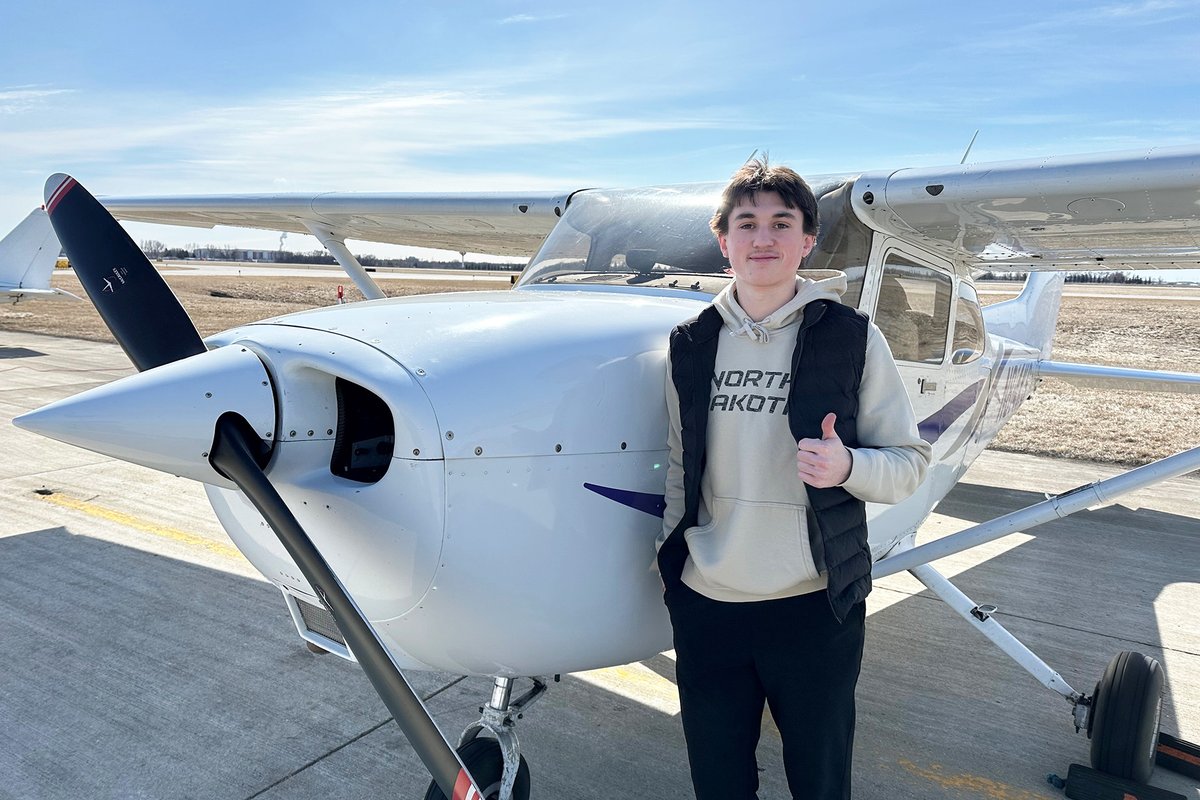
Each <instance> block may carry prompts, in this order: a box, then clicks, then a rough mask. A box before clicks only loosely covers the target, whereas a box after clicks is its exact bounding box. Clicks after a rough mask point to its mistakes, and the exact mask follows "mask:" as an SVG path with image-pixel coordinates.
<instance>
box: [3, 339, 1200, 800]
mask: <svg viewBox="0 0 1200 800" xmlns="http://www.w3.org/2000/svg"><path fill="white" fill-rule="evenodd" d="M130 372H132V369H131V368H130V366H129V364H128V361H127V359H126V358H125V356H124V354H123V353H122V352H121V351H120V350H119V349H118V348H117V347H116V346H113V345H103V344H95V343H90V342H81V341H77V340H70V339H56V338H50V337H42V336H35V335H27V334H13V333H2V334H0V455H2V458H0V666H2V669H0V798H3V799H5V800H7V799H8V798H14V799H19V800H26V799H27V798H39V799H40V798H45V799H46V800H51V799H58V798H62V799H64V800H65V799H66V798H72V800H73V799H74V798H230V799H231V800H249V799H250V798H267V799H269V800H284V799H285V798H288V799H291V798H309V797H322V798H379V797H394V798H419V797H422V796H424V792H425V787H426V786H427V784H428V780H429V779H428V775H427V773H426V772H425V770H424V768H423V767H422V765H421V763H420V762H419V760H418V759H417V758H416V757H415V756H414V754H413V753H412V750H411V748H409V746H408V745H407V743H406V741H405V740H404V738H403V736H402V735H401V733H400V731H399V729H398V728H397V727H396V726H395V724H393V723H392V722H391V721H390V720H389V717H388V713H387V711H386V709H385V708H384V706H383V704H382V702H381V701H380V700H379V698H378V697H377V696H376V695H375V693H374V691H373V690H372V689H371V687H370V685H369V683H368V682H367V681H366V679H365V678H364V677H363V675H362V673H361V672H360V670H359V669H358V668H357V667H356V666H355V665H353V664H349V663H347V662H344V661H342V660H340V659H338V658H336V657H334V656H315V655H312V654H310V653H309V652H308V651H307V650H306V649H305V648H304V646H303V643H302V642H301V641H300V639H299V638H298V637H297V636H296V634H295V631H294V629H293V627H292V624H291V621H290V619H289V617H288V614H287V612H286V610H285V608H284V605H283V602H282V600H281V598H280V596H279V593H278V591H277V590H275V589H274V588H273V587H272V586H271V585H270V584H268V583H266V582H265V581H264V580H263V579H262V578H261V577H260V576H258V575H257V573H255V572H254V570H253V569H252V568H251V567H250V566H249V565H248V563H247V562H246V561H245V560H244V559H243V558H242V557H241V556H240V554H239V553H238V552H237V551H236V550H235V549H234V548H233V547H232V545H231V544H230V542H229V540H228V539H227V538H226V536H225V534H224V532H223V531H222V530H221V528H220V526H219V525H218V524H217V522H216V520H215V518H214V516H213V514H212V512H211V511H210V509H209V507H208V505H207V503H206V502H205V500H204V496H203V493H202V492H201V490H200V488H199V486H198V485H196V484H193V483H191V482H188V481H184V480H182V479H179V478H174V477H171V476H167V475H163V474H159V473H154V472H150V471H148V470H145V469H141V468H138V467H133V466H130V465H127V464H123V463H120V462H115V461H113V460H111V459H108V458H105V457H102V456H98V455H95V454H92V453H88V452H86V451H82V450H77V449H75V448H72V447H69V446H66V445H60V444H58V443H55V442H51V441H48V440H46V439H42V438H40V437H37V436H34V435H32V434H28V433H26V432H24V431H20V430H18V429H16V428H15V427H13V426H12V425H11V424H10V420H11V418H12V417H13V416H16V415H17V414H19V413H22V412H24V411H26V410H29V409H32V408H35V407H38V406H40V405H42V404H45V403H47V402H50V401H52V400H54V399H56V398H58V397H63V396H67V395H70V394H74V393H76V392H78V391H81V390H83V389H85V388H88V387H90V386H95V385H98V384H101V383H104V382H107V381H110V380H113V379H115V378H117V377H119V376H121V375H124V374H128V373H130ZM1115 472H1116V470H1114V469H1112V468H1109V467H1103V466H1096V465H1090V464H1078V463H1073V462H1064V461H1057V460H1049V459H1040V458H1032V457H1025V456H1016V455H1011V454H1003V453H993V452H988V453H985V454H984V456H983V457H982V458H981V459H980V460H979V462H977V464H976V466H975V467H973V468H972V470H971V471H970V472H969V473H968V474H967V476H966V478H965V480H964V481H963V482H962V483H961V484H960V486H959V487H958V488H957V489H956V490H955V491H954V492H953V493H952V494H951V495H950V496H949V497H948V498H947V499H946V500H945V501H944V502H943V503H942V505H941V506H940V508H939V510H938V513H936V514H934V515H933V516H931V517H930V519H929V521H928V522H927V524H926V525H925V527H924V529H923V531H922V540H926V539H927V538H930V537H935V536H940V535H945V534H947V533H949V532H952V531H955V530H959V529H961V528H963V527H966V526H968V525H970V524H972V523H974V522H976V521H980V520H984V519H988V518H991V517H993V516H996V515H998V514H1002V513H1005V512H1007V511H1012V510H1015V509H1017V508H1020V507H1023V506H1025V505H1028V504H1030V503H1032V502H1035V501H1037V500H1040V499H1042V493H1043V492H1061V491H1064V490H1066V489H1069V488H1072V487H1074V486H1078V485H1080V484H1083V483H1088V482H1091V481H1093V480H1097V479H1099V478H1101V477H1105V476H1108V475H1111V474H1114V473H1115ZM1198 499H1200V479H1197V478H1195V477H1188V478H1180V479H1176V480H1173V481H1170V482H1168V483H1166V484H1163V485H1160V486H1158V487H1154V488H1151V489H1148V490H1144V491H1141V492H1138V493H1136V494H1135V495H1131V496H1129V497H1126V498H1123V499H1122V501H1121V502H1120V504H1118V505H1114V506H1109V507H1106V508H1102V509H1098V510H1093V511H1087V512H1082V513H1080V514H1078V515H1076V516H1074V517H1071V518H1069V519H1066V520H1060V521H1057V522H1054V523H1050V524H1047V525H1045V526H1042V527H1040V528H1037V529H1034V530H1032V531H1030V532H1029V533H1028V534H1025V533H1021V534H1014V535H1013V536H1010V537H1008V538H1006V539H1003V540H1001V541H999V542H995V543H992V544H990V545H987V546H985V547H983V548H980V549H978V550H977V551H973V552H969V553H965V554H961V555H958V556H954V557H952V558H947V559H944V560H943V561H941V562H938V563H937V564H936V566H937V567H938V568H939V569H940V570H941V571H942V572H943V573H944V574H946V575H948V576H950V577H951V578H953V579H954V581H955V583H956V584H957V585H958V586H959V588H961V589H962V590H963V591H964V592H966V593H967V594H968V595H970V596H971V597H972V598H973V599H974V600H975V601H976V602H978V603H994V604H996V605H998V606H1000V616H999V619H1000V621H1001V622H1002V623H1003V624H1005V625H1006V626H1007V627H1008V628H1009V630H1010V631H1011V632H1012V633H1013V634H1014V635H1016V636H1017V637H1019V638H1020V639H1021V640H1022V641H1024V642H1025V643H1026V644H1027V645H1028V646H1029V647H1031V648H1032V649H1033V650H1034V652H1036V653H1037V654H1038V655H1039V656H1041V657H1042V658H1043V659H1044V660H1046V661H1047V662H1048V663H1049V664H1050V665H1051V666H1053V667H1054V668H1055V669H1057V670H1058V671H1059V672H1060V673H1061V674H1062V676H1063V677H1064V678H1065V679H1066V680H1067V681H1068V682H1069V683H1071V684H1072V685H1073V686H1074V687H1075V688H1076V689H1078V690H1080V691H1084V692H1088V693H1090V692H1091V691H1092V687H1093V685H1094V683H1095V682H1096V680H1097V679H1098V678H1099V676H1100V675H1101V673H1102V672H1103V670H1104V667H1105V665H1106V664H1107V663H1108V661H1109V659H1111V658H1112V656H1113V655H1114V654H1116V653H1117V652H1119V651H1121V650H1127V649H1132V650H1139V651H1141V652H1145V653H1148V654H1150V655H1152V656H1154V657H1156V658H1158V659H1159V660H1160V661H1161V662H1162V663H1163V665H1164V667H1165V671H1166V675H1167V681H1168V687H1167V695H1166V701H1165V704H1164V713H1163V723H1162V727H1163V729H1164V730H1166V731H1168V732H1169V733H1172V734H1174V735H1177V736H1180V737H1181V738H1184V739H1187V740H1190V741H1200V615H1198V614H1197V611H1196V610H1197V609H1198V608H1200V504H1198V503H1197V500H1198ZM869 608H870V616H869V618H868V623H867V628H868V632H867V637H868V639H867V653H866V656H865V660H864V665H863V674H862V678H861V681H860V683H859V691H858V698H859V722H858V734H857V747H856V752H855V764H854V785H855V791H854V796H855V797H856V798H859V799H860V800H863V799H865V800H873V799H876V798H878V799H879V800H882V799H883V798H887V800H908V799H911V800H938V799H940V798H957V799H962V800H965V799H968V798H970V799H974V798H980V799H982V800H1029V799H1031V798H1055V797H1062V792H1061V791H1060V790H1057V789H1054V788H1053V787H1051V786H1050V785H1048V784H1047V782H1046V776H1047V774H1049V773H1055V774H1058V775H1060V776H1062V777H1064V778H1065V777H1066V774H1067V769H1068V767H1069V765H1070V764H1071V763H1073V762H1078V763H1085V764H1086V763H1087V761H1088V740H1087V738H1086V737H1085V736H1084V735H1077V734H1076V733H1075V732H1074V729H1073V726H1072V724H1071V716H1070V709H1069V706H1068V705H1067V704H1066V703H1064V702H1063V701H1062V700H1061V699H1060V698H1059V697H1058V696H1057V695H1055V694H1053V693H1051V692H1050V691H1049V690H1047V689H1045V688H1043V687H1042V686H1041V685H1040V684H1038V683H1037V682H1035V681H1034V680H1033V679H1032V678H1031V677H1030V676H1029V675H1028V674H1026V673H1025V672H1024V671H1022V670H1021V669H1020V668H1018V667H1017V666H1016V665H1015V664H1013V663H1012V662H1011V661H1010V660H1008V659H1007V658H1006V657H1005V656H1003V655H1002V654H1001V653H1000V652H999V651H998V650H996V649H995V648H994V647H992V646H991V645H990V644H988V643H987V642H986V640H984V639H983V638H982V637H980V636H979V635H978V634H976V633H974V632H973V631H970V630H968V629H967V626H966V625H965V623H963V622H962V621H961V620H960V619H959V618H958V617H957V616H956V615H955V614H953V612H951V611H950V610H949V609H948V608H947V607H946V606H945V605H944V604H943V603H942V602H941V601H939V600H937V599H936V598H934V597H933V596H932V595H930V594H929V593H928V592H926V591H923V587H921V586H920V584H918V583H917V582H916V581H915V580H914V579H912V578H911V577H910V576H907V575H898V576H893V577H891V578H887V579H885V580H882V581H879V582H878V583H877V588H876V590H875V592H874V593H873V594H872V596H871V599H870V603H869ZM409 678H410V680H411V681H412V682H413V684H414V686H415V688H416V689H417V691H418V693H420V694H421V695H422V696H423V697H424V698H426V703H427V705H428V707H429V709H430V711H431V712H432V713H433V714H434V717H435V719H436V720H437V722H438V724H439V725H440V726H441V727H442V729H443V730H444V731H446V732H447V734H448V735H449V736H450V738H452V739H454V738H456V737H457V736H458V733H459V732H460V731H461V730H462V729H463V727H465V726H466V725H467V724H469V723H470V722H472V721H474V719H476V718H477V716H478V712H477V709H478V706H479V705H480V704H482V703H483V702H485V701H486V699H487V697H488V695H489V692H490V682H489V681H487V680H485V679H480V678H467V679H462V678H460V676H455V675H447V674H422V673H413V674H411V675H409ZM673 679H674V662H673V660H672V658H671V654H669V653H668V654H663V655H659V656H656V657H654V658H651V659H648V660H646V661H644V662H640V663H636V664H630V665H626V666H622V667H615V668H611V669H606V670H598V671H595V672H589V673H582V674H572V675H564V676H562V680H561V682H560V683H558V684H555V685H553V686H552V687H551V690H550V692H549V693H548V694H547V696H546V697H545V698H544V699H542V700H541V701H540V702H539V703H538V704H536V705H535V706H534V707H533V708H532V709H531V710H530V711H529V712H528V713H527V714H526V715H525V718H524V719H523V720H522V721H521V722H520V724H519V726H518V732H519V734H520V737H521V743H522V748H523V752H524V754H525V756H526V758H527V759H528V761H529V762H530V767H531V770H532V775H533V792H532V796H533V797H534V798H538V799H539V800H550V799H557V798H570V799H571V800H575V799H577V798H579V799H583V798H596V799H597V800H599V799H600V798H604V800H614V799H616V798H629V799H630V800H633V799H634V798H637V799H638V800H642V799H644V798H669V797H690V796H691V792H690V786H689V781H688V776H687V768H686V756H685V752H684V748H683V739H682V734H681V732H680V727H679V720H678V703H677V700H676V698H675V687H674V685H673ZM759 759H760V766H761V768H762V772H761V774H762V789H761V791H760V796H761V797H762V798H763V800H774V799H780V798H786V797H787V796H788V795H787V791H786V785H785V782H784V780H783V777H782V771H781V769H780V767H779V738H778V735H777V734H776V733H775V731H774V730H773V728H772V726H771V723H770V720H769V718H767V719H765V720H764V730H763V738H762V743H761V745H760V753H759ZM1152 783H1153V784H1155V785H1157V786H1161V787H1164V788H1169V789H1171V790H1173V791H1176V792H1179V793H1181V794H1183V795H1184V796H1185V797H1187V798H1188V799H1189V800H1200V787H1197V785H1196V782H1195V781H1194V780H1191V779H1187V778H1184V777H1182V776H1179V775H1175V774H1173V773H1170V772H1167V771H1165V770H1163V769H1161V768H1160V769H1158V770H1157V771H1156V772H1155V775H1154V778H1153V780H1152Z"/></svg>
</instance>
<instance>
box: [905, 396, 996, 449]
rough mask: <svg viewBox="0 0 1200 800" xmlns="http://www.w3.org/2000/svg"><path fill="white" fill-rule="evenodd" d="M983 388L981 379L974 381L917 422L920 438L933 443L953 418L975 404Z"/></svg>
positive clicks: (952, 422)
mask: <svg viewBox="0 0 1200 800" xmlns="http://www.w3.org/2000/svg"><path fill="white" fill-rule="evenodd" d="M982 388H983V381H976V382H975V383H973V384H971V385H970V386H968V387H967V388H966V389H963V391H962V392H961V393H960V394H959V395H958V397H955V398H954V399H953V400H951V401H950V402H949V403H946V405H944V406H942V407H941V408H939V409H938V410H937V411H936V412H934V413H933V414H932V415H930V416H928V417H926V418H925V419H923V420H921V421H920V422H918V423H917V430H918V431H919V432H920V434H921V438H922V439H924V440H925V441H927V442H929V443H930V444H933V443H934V442H936V441H937V440H938V439H940V438H941V436H942V434H943V433H945V432H946V429H947V428H949V427H950V426H951V425H953V424H954V422H955V420H957V419H958V418H959V417H961V416H962V415H963V414H964V413H966V411H967V410H968V409H970V408H971V406H973V405H975V401H976V400H977V399H978V398H979V390H980V389H982Z"/></svg>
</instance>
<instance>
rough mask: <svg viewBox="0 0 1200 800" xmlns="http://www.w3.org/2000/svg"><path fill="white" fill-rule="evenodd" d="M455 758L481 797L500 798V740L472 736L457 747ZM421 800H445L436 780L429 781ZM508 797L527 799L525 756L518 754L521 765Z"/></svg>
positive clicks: (501, 772) (527, 778) (501, 757)
mask: <svg viewBox="0 0 1200 800" xmlns="http://www.w3.org/2000/svg"><path fill="white" fill-rule="evenodd" d="M458 757H459V758H461V759H462V762H463V766H465V767H466V768H467V772H469V773H471V777H472V778H474V779H475V782H476V784H478V786H479V789H480V791H482V792H483V796H484V797H485V798H487V800H497V798H499V797H500V778H501V776H502V775H503V773H504V755H503V754H502V753H501V752H500V743H499V742H497V741H496V740H495V739H485V738H483V737H479V738H477V739H472V740H471V741H469V742H467V743H466V744H464V745H463V746H462V747H460V748H458ZM425 800H446V795H444V794H442V790H441V789H439V788H438V785H437V784H436V783H430V784H429V790H428V791H426V792H425ZM512 800H529V765H528V764H527V763H525V756H521V766H520V767H519V768H518V769H517V781H516V783H515V784H513V791H512Z"/></svg>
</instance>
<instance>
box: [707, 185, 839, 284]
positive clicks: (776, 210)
mask: <svg viewBox="0 0 1200 800" xmlns="http://www.w3.org/2000/svg"><path fill="white" fill-rule="evenodd" d="M717 241H718V242H719V243H720V245H721V254H722V255H724V256H725V257H726V258H728V259H729V266H731V267H732V268H733V275H734V277H735V278H736V279H737V282H738V284H739V285H741V286H753V287H755V288H758V289H764V290H769V289H773V288H782V287H783V286H784V285H785V284H786V285H787V286H793V285H794V284H795V282H796V270H797V269H799V267H800V261H801V260H802V259H803V258H804V257H805V256H806V255H808V253H809V251H810V250H812V249H813V245H814V244H815V243H816V237H815V236H812V235H810V234H807V233H805V232H804V214H803V213H802V212H801V211H800V209H798V208H788V207H787V206H786V205H784V202H783V199H782V198H781V197H780V196H779V195H778V194H777V193H775V192H758V194H757V195H756V196H755V197H754V202H750V201H749V200H744V201H742V202H741V203H739V204H738V205H736V206H734V208H733V210H732V211H731V212H730V214H729V233H727V234H725V235H724V236H721V235H718V236H717Z"/></svg>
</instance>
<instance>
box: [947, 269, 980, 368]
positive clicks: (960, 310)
mask: <svg viewBox="0 0 1200 800" xmlns="http://www.w3.org/2000/svg"><path fill="white" fill-rule="evenodd" d="M981 355H983V312H981V311H980V310H979V295H978V294H977V293H976V292H975V287H973V286H971V284H969V283H966V282H963V283H961V284H959V287H958V298H957V299H956V300H955V301H954V342H953V344H951V346H950V360H951V362H952V363H954V364H966V363H969V362H971V361H974V360H975V359H977V358H979V357H980V356H981Z"/></svg>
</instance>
